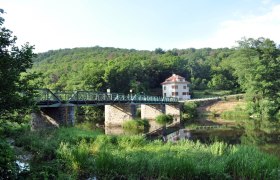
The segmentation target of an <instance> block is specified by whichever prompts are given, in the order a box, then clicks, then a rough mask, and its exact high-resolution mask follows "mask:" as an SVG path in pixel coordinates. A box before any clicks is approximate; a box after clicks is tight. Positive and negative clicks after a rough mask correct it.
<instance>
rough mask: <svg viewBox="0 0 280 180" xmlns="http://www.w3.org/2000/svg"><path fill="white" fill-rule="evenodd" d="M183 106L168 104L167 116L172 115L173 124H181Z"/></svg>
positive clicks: (166, 106)
mask: <svg viewBox="0 0 280 180" xmlns="http://www.w3.org/2000/svg"><path fill="white" fill-rule="evenodd" d="M180 113H181V104H166V105H165V114H170V115H172V116H173V123H175V122H180V120H181V116H180Z"/></svg>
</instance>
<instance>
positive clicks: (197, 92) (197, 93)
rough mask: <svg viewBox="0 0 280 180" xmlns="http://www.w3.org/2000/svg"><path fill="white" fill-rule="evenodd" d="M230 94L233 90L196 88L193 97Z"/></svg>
mask: <svg viewBox="0 0 280 180" xmlns="http://www.w3.org/2000/svg"><path fill="white" fill-rule="evenodd" d="M230 94H231V91H229V90H194V91H193V92H192V99H194V98H196V99H200V98H211V97H217V96H225V95H230Z"/></svg>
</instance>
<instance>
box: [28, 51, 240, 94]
mask: <svg viewBox="0 0 280 180" xmlns="http://www.w3.org/2000/svg"><path fill="white" fill-rule="evenodd" d="M234 52H235V50H234V49H228V48H223V49H210V48H204V49H194V48H190V49H180V50H179V49H173V50H168V51H164V50H162V49H160V48H158V49H155V51H138V50H134V49H119V48H103V47H98V46H96V47H91V48H75V49H61V50H55V51H48V52H46V53H41V54H38V56H37V58H35V59H34V67H33V69H32V70H34V71H37V72H41V73H42V74H43V76H42V78H43V82H44V83H45V87H48V88H51V89H57V90H62V89H63V90H75V89H86V90H94V91H103V92H104V91H106V89H107V88H110V89H111V91H112V92H123V93H128V92H129V90H130V89H132V90H133V92H135V93H139V92H145V93H152V94H156V92H160V91H157V90H159V88H160V87H161V86H160V83H161V82H163V81H164V80H165V79H166V78H167V77H169V76H170V75H171V74H172V73H176V74H179V75H181V76H184V77H185V78H186V80H188V81H190V82H191V84H192V88H193V89H206V88H210V89H218V90H219V89H224V90H227V89H230V90H238V88H239V85H238V84H237V79H236V78H235V77H234V76H233V69H232V68H231V66H230V64H229V58H228V57H230V56H231V55H232V54H233V53H234Z"/></svg>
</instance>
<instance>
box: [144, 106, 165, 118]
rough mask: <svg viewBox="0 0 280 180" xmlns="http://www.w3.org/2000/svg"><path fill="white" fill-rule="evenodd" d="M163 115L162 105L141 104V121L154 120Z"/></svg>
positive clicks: (163, 107)
mask: <svg viewBox="0 0 280 180" xmlns="http://www.w3.org/2000/svg"><path fill="white" fill-rule="evenodd" d="M164 113H165V105H164V104H141V119H144V118H145V119H156V117H157V116H158V115H160V114H164Z"/></svg>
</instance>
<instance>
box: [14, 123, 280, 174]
mask: <svg viewBox="0 0 280 180" xmlns="http://www.w3.org/2000/svg"><path fill="white" fill-rule="evenodd" d="M15 140H16V141H15V145H16V146H19V147H21V148H23V149H25V150H26V151H29V152H31V153H32V159H31V161H30V171H29V173H25V178H31V179H42V178H45V179H53V178H61V179H87V178H93V177H96V178H97V179H106V178H107V179H111V178H118V179H158V178H164V179H174V178H175V179H178V178H179V179H211V178H212V179H213V178H214V179H225V178H232V179H278V178H279V174H278V171H279V170H280V160H279V159H277V158H276V157H274V156H271V155H268V154H266V153H263V152H261V151H259V150H258V149H256V148H254V147H250V146H243V145H236V146H233V145H228V144H226V143H223V142H214V143H212V144H208V145H206V144H202V143H199V142H193V141H188V140H186V141H180V142H177V143H171V142H169V143H163V142H162V141H152V142H151V141H148V140H146V139H145V138H144V137H141V136H108V135H102V134H101V133H99V132H95V131H88V130H82V129H79V128H77V127H72V128H60V129H55V130H46V131H40V132H30V131H26V132H25V133H24V134H22V135H21V136H19V137H17V138H16V139H15ZM260 162H262V163H260Z"/></svg>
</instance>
